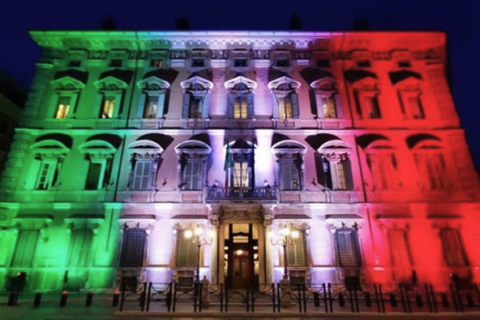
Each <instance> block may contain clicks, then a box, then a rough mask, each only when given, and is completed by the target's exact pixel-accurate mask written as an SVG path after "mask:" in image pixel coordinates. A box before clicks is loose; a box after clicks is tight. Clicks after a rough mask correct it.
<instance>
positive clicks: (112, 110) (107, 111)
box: [94, 76, 128, 119]
mask: <svg viewBox="0 0 480 320" xmlns="http://www.w3.org/2000/svg"><path fill="white" fill-rule="evenodd" d="M94 85H95V87H96V88H97V89H98V96H97V103H96V104H97V105H98V107H99V109H100V110H99V113H98V117H99V118H100V119H115V118H118V117H119V115H120V113H121V109H122V102H123V95H124V92H125V89H126V88H127V87H128V84H127V83H125V82H124V81H122V80H120V79H117V78H116V77H113V76H109V77H106V78H103V79H101V80H98V81H95V83H94ZM97 110H98V109H97Z"/></svg>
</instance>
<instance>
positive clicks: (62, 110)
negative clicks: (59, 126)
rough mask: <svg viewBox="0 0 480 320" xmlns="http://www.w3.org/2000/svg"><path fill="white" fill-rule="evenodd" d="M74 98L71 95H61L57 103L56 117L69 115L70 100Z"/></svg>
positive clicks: (61, 117)
mask: <svg viewBox="0 0 480 320" xmlns="http://www.w3.org/2000/svg"><path fill="white" fill-rule="evenodd" d="M71 100H72V98H71V97H70V96H60V97H59V98H58V103H57V111H56V112H55V119H65V118H67V116H68V111H69V110H70V102H71Z"/></svg>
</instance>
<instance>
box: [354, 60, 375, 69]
mask: <svg viewBox="0 0 480 320" xmlns="http://www.w3.org/2000/svg"><path fill="white" fill-rule="evenodd" d="M357 66H358V67H359V68H370V67H371V66H372V64H371V63H370V60H360V61H358V62H357Z"/></svg>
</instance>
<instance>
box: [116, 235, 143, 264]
mask: <svg viewBox="0 0 480 320" xmlns="http://www.w3.org/2000/svg"><path fill="white" fill-rule="evenodd" d="M146 245H147V230H145V229H142V228H127V229H125V230H124V231H123V238H122V249H121V251H120V267H122V268H139V267H142V266H143V264H144V255H145V249H146Z"/></svg>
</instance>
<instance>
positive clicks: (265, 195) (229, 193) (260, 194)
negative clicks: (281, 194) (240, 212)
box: [207, 186, 277, 200]
mask: <svg viewBox="0 0 480 320" xmlns="http://www.w3.org/2000/svg"><path fill="white" fill-rule="evenodd" d="M231 199H239V200H276V199H277V192H276V189H275V188H272V187H254V188H247V187H240V188H239V187H232V188H223V187H215V186H213V187H208V188H207V200H231Z"/></svg>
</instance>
